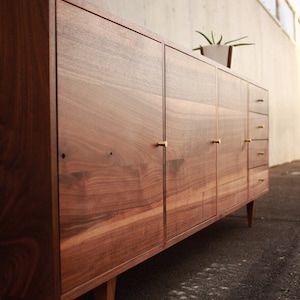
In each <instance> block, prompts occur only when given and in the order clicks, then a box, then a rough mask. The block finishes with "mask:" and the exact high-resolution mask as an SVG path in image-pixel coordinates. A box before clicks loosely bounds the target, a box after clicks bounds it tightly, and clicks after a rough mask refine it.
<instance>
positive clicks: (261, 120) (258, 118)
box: [249, 112, 269, 140]
mask: <svg viewBox="0 0 300 300" xmlns="http://www.w3.org/2000/svg"><path fill="white" fill-rule="evenodd" d="M268 136H269V117H268V116H267V115H262V114H257V113H253V112H250V113H249V138H251V139H254V140H255V139H257V140H264V139H268Z"/></svg>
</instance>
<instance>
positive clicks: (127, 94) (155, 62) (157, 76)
mask: <svg viewBox="0 0 300 300" xmlns="http://www.w3.org/2000/svg"><path fill="white" fill-rule="evenodd" d="M57 20H58V27H57V28H58V41H57V43H58V74H59V75H58V124H59V154H60V158H59V176H60V177H59V187H60V224H61V270H62V292H63V293H66V292H69V291H70V290H72V289H74V288H77V287H78V286H80V285H83V284H85V283H86V282H88V281H89V280H92V279H94V278H97V277H98V284H100V283H102V281H101V276H102V275H103V274H106V273H107V272H112V273H111V277H115V276H116V275H118V274H119V273H118V267H119V266H122V265H123V264H124V263H126V262H128V261H130V260H133V259H134V258H136V257H138V256H140V255H142V254H144V253H146V252H147V251H150V250H151V249H153V248H155V247H158V246H161V245H162V243H163V186H162V174H163V169H162V168H163V160H162V158H163V157H162V153H163V149H162V148H159V147H156V143H157V142H158V141H160V140H161V139H162V136H163V133H162V46H161V44H160V43H158V42H156V41H154V40H152V39H149V38H147V37H145V36H143V35H140V34H138V33H136V32H134V31H131V30H128V29H126V28H123V27H121V26H119V25H117V24H115V23H113V22H110V21H108V20H105V19H102V18H99V17H97V16H95V15H93V14H90V13H88V12H86V11H84V10H81V9H79V8H77V7H74V6H72V5H69V4H66V3H60V2H59V3H58V19H57ZM108 33H109V34H108ZM131 266H133V265H131Z"/></svg>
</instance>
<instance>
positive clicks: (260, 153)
mask: <svg viewBox="0 0 300 300" xmlns="http://www.w3.org/2000/svg"><path fill="white" fill-rule="evenodd" d="M257 154H258V155H265V152H263V151H260V152H257Z"/></svg>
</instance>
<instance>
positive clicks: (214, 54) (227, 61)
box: [193, 30, 254, 68]
mask: <svg viewBox="0 0 300 300" xmlns="http://www.w3.org/2000/svg"><path fill="white" fill-rule="evenodd" d="M196 32H197V33H199V34H201V35H202V36H203V37H204V38H205V39H206V41H207V42H208V43H209V45H207V46H201V45H199V46H198V47H196V48H194V49H193V50H200V53H201V54H202V55H204V56H206V57H209V58H211V59H213V60H215V61H217V62H219V63H221V64H223V65H225V66H227V67H228V68H230V67H231V57H232V48H233V47H237V46H246V45H254V44H253V43H236V42H237V41H240V40H242V39H245V38H247V36H243V37H240V38H237V39H234V40H230V41H228V42H225V43H223V44H222V39H223V36H222V35H221V37H220V39H219V40H218V41H217V42H216V40H215V36H214V33H213V32H211V39H210V38H208V37H207V36H206V35H205V34H204V33H202V32H201V31H198V30H196ZM233 43H234V44H233Z"/></svg>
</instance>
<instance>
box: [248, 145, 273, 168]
mask: <svg viewBox="0 0 300 300" xmlns="http://www.w3.org/2000/svg"><path fill="white" fill-rule="evenodd" d="M268 163H269V141H268V140H262V141H252V142H251V143H250V144H249V168H250V169H251V168H255V167H258V166H262V165H268Z"/></svg>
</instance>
